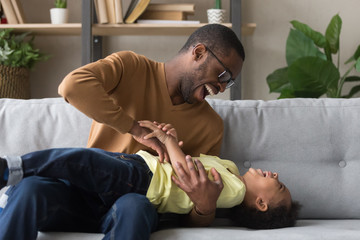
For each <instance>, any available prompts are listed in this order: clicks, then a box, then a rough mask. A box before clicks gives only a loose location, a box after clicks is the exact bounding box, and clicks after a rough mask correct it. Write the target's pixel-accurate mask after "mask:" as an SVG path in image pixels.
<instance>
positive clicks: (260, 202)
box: [255, 197, 268, 212]
mask: <svg viewBox="0 0 360 240" xmlns="http://www.w3.org/2000/svg"><path fill="white" fill-rule="evenodd" d="M255 207H256V208H257V209H258V210H259V211H261V212H266V211H267V210H268V204H267V203H266V202H264V201H263V199H262V198H261V197H257V198H256V200H255Z"/></svg>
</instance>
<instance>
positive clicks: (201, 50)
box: [192, 43, 206, 61]
mask: <svg viewBox="0 0 360 240" xmlns="http://www.w3.org/2000/svg"><path fill="white" fill-rule="evenodd" d="M205 53H206V47H205V45H204V44H202V43H198V44H196V45H195V46H194V47H193V49H192V56H193V59H194V60H195V61H198V60H200V59H201V58H203V57H204V55H205Z"/></svg>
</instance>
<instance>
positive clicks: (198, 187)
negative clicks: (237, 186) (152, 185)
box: [172, 156, 224, 215]
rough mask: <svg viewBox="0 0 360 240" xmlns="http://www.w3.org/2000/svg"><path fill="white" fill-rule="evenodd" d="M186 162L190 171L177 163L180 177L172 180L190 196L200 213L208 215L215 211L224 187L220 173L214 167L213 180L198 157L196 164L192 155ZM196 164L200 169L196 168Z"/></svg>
mask: <svg viewBox="0 0 360 240" xmlns="http://www.w3.org/2000/svg"><path fill="white" fill-rule="evenodd" d="M186 163H187V166H188V168H189V172H190V173H186V171H185V170H184V168H183V167H182V166H181V165H177V166H176V168H177V171H178V178H176V177H175V176H172V180H173V181H174V182H175V184H176V185H177V186H178V187H179V188H181V189H182V190H183V191H184V192H185V193H186V194H187V195H188V196H189V198H190V200H191V201H192V202H193V203H194V204H195V210H196V211H197V212H198V213H199V214H203V215H208V214H211V213H214V212H215V210H216V201H217V200H218V198H219V196H220V193H221V191H222V189H223V188H224V185H223V183H222V180H221V176H220V174H219V173H218V172H217V171H216V170H215V168H212V169H211V174H212V175H213V177H214V181H211V180H210V179H209V178H208V176H207V175H206V171H205V168H204V166H203V165H202V163H201V162H200V161H199V160H198V159H195V164H194V163H193V161H192V159H191V157H190V156H186ZM195 165H196V167H197V169H198V170H196V168H195Z"/></svg>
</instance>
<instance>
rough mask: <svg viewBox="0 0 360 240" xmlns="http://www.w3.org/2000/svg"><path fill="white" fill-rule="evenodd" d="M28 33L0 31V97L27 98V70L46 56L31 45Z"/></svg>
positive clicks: (28, 90)
mask: <svg viewBox="0 0 360 240" xmlns="http://www.w3.org/2000/svg"><path fill="white" fill-rule="evenodd" d="M33 40H34V37H30V36H29V33H23V34H15V33H14V32H13V29H2V30H0V97H2V98H4V97H7V98H29V97H30V83H29V70H30V69H32V68H33V67H34V65H35V64H36V63H37V62H39V61H42V60H46V59H47V58H48V56H46V55H45V54H43V53H41V52H40V50H39V49H36V48H35V47H34V45H33Z"/></svg>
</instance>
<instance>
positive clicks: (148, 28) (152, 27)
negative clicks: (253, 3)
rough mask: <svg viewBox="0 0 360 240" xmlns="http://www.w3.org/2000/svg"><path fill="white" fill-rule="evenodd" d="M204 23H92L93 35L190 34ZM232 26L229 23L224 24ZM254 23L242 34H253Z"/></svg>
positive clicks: (248, 25) (242, 29) (243, 30)
mask: <svg viewBox="0 0 360 240" xmlns="http://www.w3.org/2000/svg"><path fill="white" fill-rule="evenodd" d="M204 25H206V24H205V23H204V24H182V25H181V24H94V25H93V28H92V32H93V35H98V36H119V35H166V36H173V35H190V34H191V33H192V32H194V31H195V30H196V29H198V28H199V27H202V26H204ZM224 25H226V26H228V27H232V24H231V23H226V24H224ZM255 28H256V24H245V25H243V26H242V28H241V31H242V33H241V34H242V35H244V36H245V35H251V34H253V32H254V30H255Z"/></svg>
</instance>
